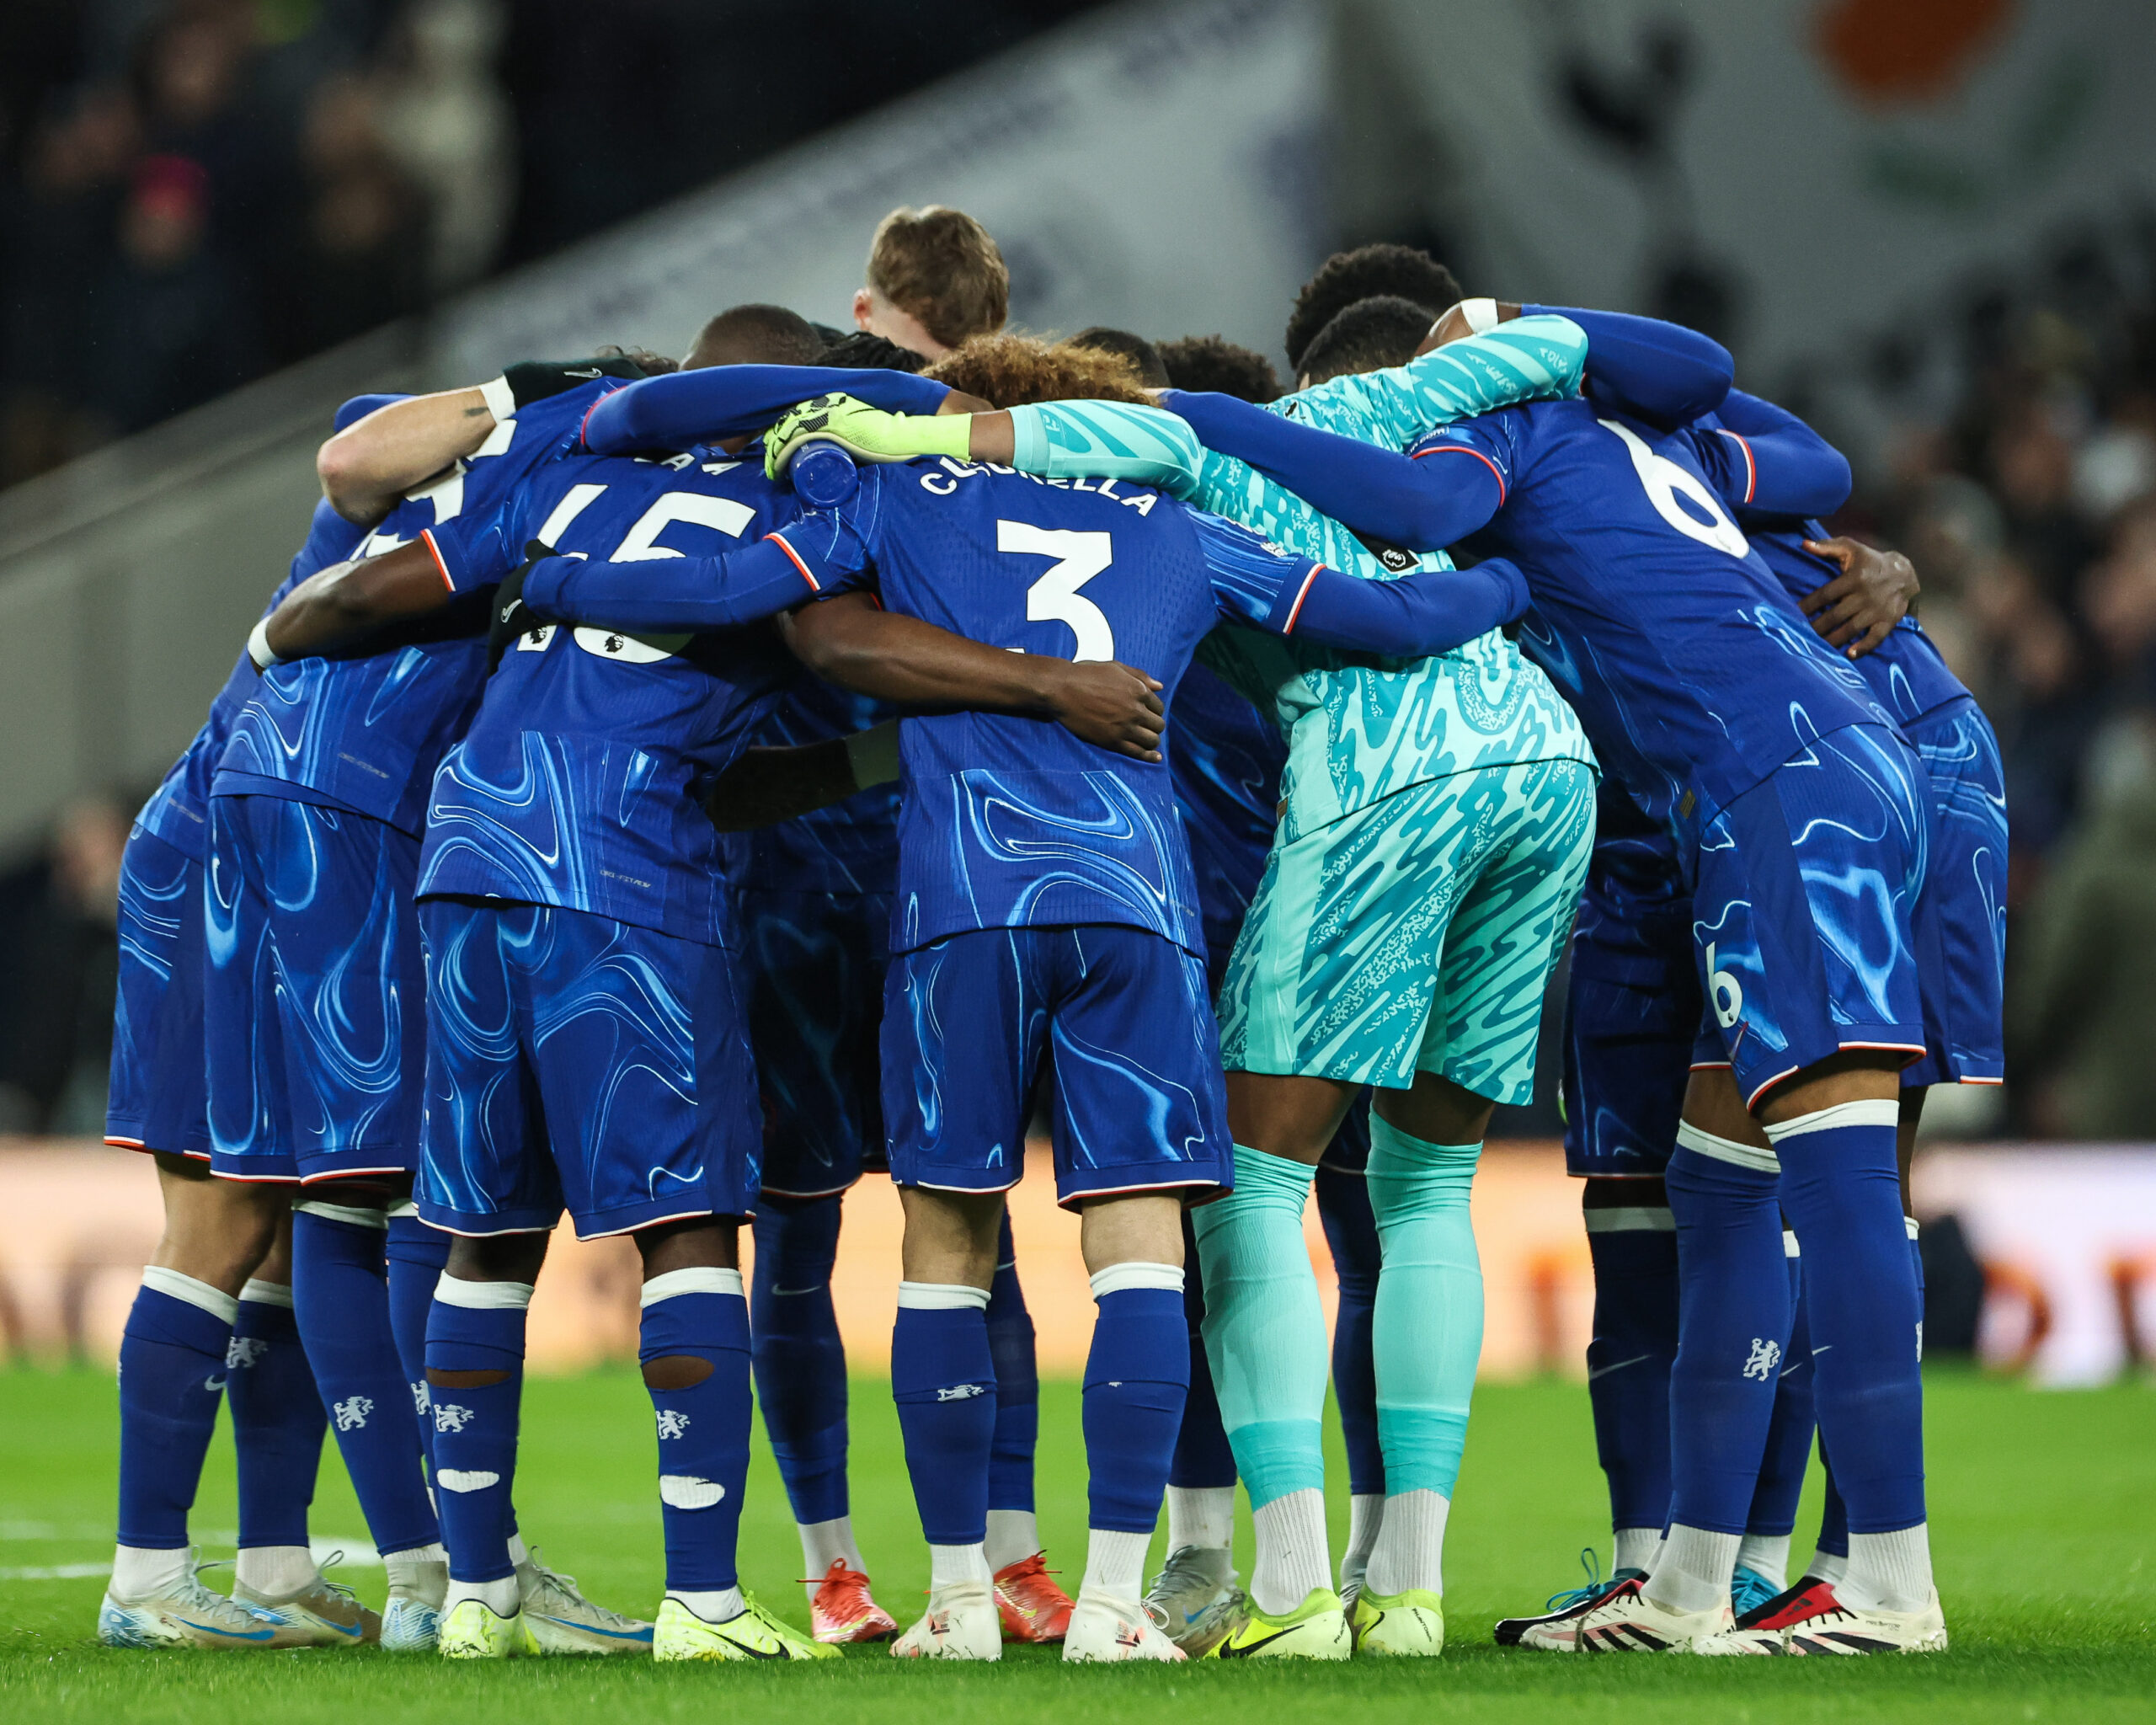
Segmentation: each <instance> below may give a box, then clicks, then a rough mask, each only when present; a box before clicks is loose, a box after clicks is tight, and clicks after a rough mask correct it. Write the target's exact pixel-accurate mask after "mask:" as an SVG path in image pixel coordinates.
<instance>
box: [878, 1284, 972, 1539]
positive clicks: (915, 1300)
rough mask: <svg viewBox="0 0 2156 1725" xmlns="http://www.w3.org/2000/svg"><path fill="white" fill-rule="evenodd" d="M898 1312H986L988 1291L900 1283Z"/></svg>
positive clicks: (951, 1286) (950, 1286) (952, 1285)
mask: <svg viewBox="0 0 2156 1725" xmlns="http://www.w3.org/2000/svg"><path fill="white" fill-rule="evenodd" d="M968 1310H971V1311H987V1310H988V1290H987V1289H985V1288H974V1287H969V1285H967V1284H965V1283H963V1282H901V1283H899V1311H968ZM931 1549H933V1548H932V1547H931ZM953 1549H955V1547H954V1548H953Z"/></svg>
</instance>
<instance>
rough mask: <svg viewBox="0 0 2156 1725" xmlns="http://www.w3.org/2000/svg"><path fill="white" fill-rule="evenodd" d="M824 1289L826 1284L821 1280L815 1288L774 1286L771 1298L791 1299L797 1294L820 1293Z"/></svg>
mask: <svg viewBox="0 0 2156 1725" xmlns="http://www.w3.org/2000/svg"><path fill="white" fill-rule="evenodd" d="M823 1291H824V1284H822V1283H820V1282H819V1283H818V1284H816V1285H815V1286H814V1287H813V1288H774V1289H772V1290H771V1298H772V1299H774V1300H790V1299H792V1297H793V1296H794V1295H797V1294H820V1293H822V1292H823Z"/></svg>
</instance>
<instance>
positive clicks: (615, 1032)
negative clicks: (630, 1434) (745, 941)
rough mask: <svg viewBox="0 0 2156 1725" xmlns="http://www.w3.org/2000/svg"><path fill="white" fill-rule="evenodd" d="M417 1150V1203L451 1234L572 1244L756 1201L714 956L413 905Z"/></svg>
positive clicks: (587, 930)
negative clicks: (419, 1003) (419, 1062)
mask: <svg viewBox="0 0 2156 1725" xmlns="http://www.w3.org/2000/svg"><path fill="white" fill-rule="evenodd" d="M419 925H420V928H421V931H422V932H423V933H424V936H425V950H426V964H427V985H428V986H427V1083H426V1097H427V1103H426V1119H425V1148H424V1155H423V1156H422V1157H421V1160H420V1165H419V1182H418V1184H417V1187H416V1188H415V1189H414V1198H415V1199H416V1200H417V1202H418V1204H419V1215H421V1217H422V1218H424V1220H426V1221H428V1222H430V1223H432V1224H433V1225H434V1226H435V1227H437V1228H444V1229H447V1230H448V1231H450V1232H451V1233H456V1234H471V1235H485V1234H515V1233H531V1232H536V1231H541V1230H543V1229H547V1228H551V1227H552V1226H553V1225H554V1224H555V1222H556V1221H557V1220H559V1218H560V1216H561V1213H562V1211H563V1210H564V1209H566V1210H568V1213H569V1215H570V1217H571V1218H572V1219H573V1220H574V1222H575V1224H576V1231H577V1236H578V1237H579V1239H584V1240H591V1239H596V1238H598V1237H599V1236H601V1235H606V1234H625V1233H629V1232H632V1231H634V1230H636V1229H638V1228H648V1227H651V1226H654V1225H655V1224H657V1223H659V1222H664V1221H675V1220H682V1219H684V1218H687V1217H691V1216H705V1215H720V1216H739V1215H746V1214H748V1212H749V1211H750V1209H751V1208H752V1207H753V1206H754V1204H755V1198H756V1177H757V1162H758V1156H759V1151H760V1137H761V1134H760V1130H759V1129H758V1122H757V1119H756V1105H755V1097H756V1087H755V1085H756V1081H755V1071H754V1068H753V1065H752V1063H751V1061H750V1055H749V1039H748V1035H747V1033H746V1030H745V1028H744V1025H743V1023H742V1016H741V1010H740V1005H739V996H738V995H737V993H736V990H735V984H734V963H733V959H732V957H731V955H729V954H728V953H727V951H726V949H725V948H723V947H716V946H707V945H705V944H703V943H702V942H699V941H692V940H684V939H682V938H681V937H679V936H676V935H670V934H661V933H659V932H657V931H656V930H654V929H648V928H640V927H636V926H635V925H633V924H631V923H627V922H617V921H615V920H614V919H613V918H612V917H611V916H597V915H595V914H594V913H592V912H590V911H565V910H558V909H556V908H555V907H553V906H552V905H526V904H518V903H514V902H510V901H508V900H472V899H458V898H430V899H427V900H423V901H422V902H421V904H420V905H419Z"/></svg>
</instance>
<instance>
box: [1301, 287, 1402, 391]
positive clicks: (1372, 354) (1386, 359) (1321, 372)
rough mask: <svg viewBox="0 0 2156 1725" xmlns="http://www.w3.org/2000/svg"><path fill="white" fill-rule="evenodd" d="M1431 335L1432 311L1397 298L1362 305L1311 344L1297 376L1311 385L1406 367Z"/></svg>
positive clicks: (1386, 297) (1388, 296)
mask: <svg viewBox="0 0 2156 1725" xmlns="http://www.w3.org/2000/svg"><path fill="white" fill-rule="evenodd" d="M1429 333H1430V310H1429V307H1427V306H1418V305H1417V304H1416V303H1415V302H1414V301H1412V300H1404V299H1401V297H1400V296H1398V295H1397V294H1375V295H1373V296H1371V297H1370V298H1369V299H1366V300H1358V301H1356V302H1355V303H1354V304H1353V305H1352V306H1350V307H1348V308H1347V309H1346V310H1345V311H1343V312H1341V313H1340V314H1339V315H1338V316H1337V317H1336V318H1333V320H1332V321H1331V323H1328V324H1326V326H1325V328H1322V329H1321V330H1319V331H1318V333H1317V334H1315V336H1313V337H1312V338H1311V339H1310V346H1309V347H1307V348H1306V349H1305V350H1304V352H1303V363H1302V365H1301V366H1300V368H1299V371H1298V372H1297V376H1299V377H1300V378H1301V379H1302V381H1303V382H1305V383H1306V384H1309V383H1323V382H1326V380H1327V379H1329V378H1333V377H1345V376H1347V375H1348V373H1349V372H1351V371H1376V370H1377V369H1378V368H1379V367H1380V366H1404V365H1406V363H1407V362H1408V360H1412V359H1413V358H1414V357H1415V350H1416V349H1417V348H1418V347H1420V346H1421V345H1422V338H1423V337H1424V336H1426V335H1428V334H1429Z"/></svg>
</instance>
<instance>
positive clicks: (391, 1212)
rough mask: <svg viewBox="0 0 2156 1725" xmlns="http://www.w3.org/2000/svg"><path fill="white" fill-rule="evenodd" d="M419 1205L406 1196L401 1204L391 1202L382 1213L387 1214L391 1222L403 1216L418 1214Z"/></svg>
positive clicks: (399, 1219) (402, 1218)
mask: <svg viewBox="0 0 2156 1725" xmlns="http://www.w3.org/2000/svg"><path fill="white" fill-rule="evenodd" d="M382 1214H383V1215H386V1216H387V1217H388V1218H389V1220H391V1221H392V1222H400V1221H402V1220H404V1218H405V1217H407V1216H415V1215H419V1205H418V1204H414V1203H413V1202H412V1200H411V1199H405V1200H404V1201H403V1203H402V1204H391V1205H390V1206H389V1208H388V1209H387V1210H384V1211H383V1212H382Z"/></svg>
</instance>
